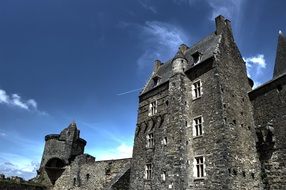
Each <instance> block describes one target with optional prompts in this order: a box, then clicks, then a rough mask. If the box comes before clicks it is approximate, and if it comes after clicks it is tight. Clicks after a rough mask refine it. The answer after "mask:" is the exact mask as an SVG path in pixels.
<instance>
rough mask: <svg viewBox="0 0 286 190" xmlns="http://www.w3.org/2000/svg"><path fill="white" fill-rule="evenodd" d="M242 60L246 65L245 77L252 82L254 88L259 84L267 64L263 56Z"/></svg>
mask: <svg viewBox="0 0 286 190" xmlns="http://www.w3.org/2000/svg"><path fill="white" fill-rule="evenodd" d="M243 60H244V61H245V63H246V68H247V75H248V76H249V77H251V78H252V79H253V80H254V88H255V87H257V86H259V85H260V84H261V82H260V81H259V78H261V75H262V74H263V70H264V69H265V68H266V66H267V64H266V61H265V58H264V55H263V54H258V55H255V56H251V57H246V58H245V57H244V58H243Z"/></svg>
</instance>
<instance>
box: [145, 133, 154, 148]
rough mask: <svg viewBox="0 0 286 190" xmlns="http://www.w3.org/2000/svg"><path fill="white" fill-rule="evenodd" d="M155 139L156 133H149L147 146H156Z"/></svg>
mask: <svg viewBox="0 0 286 190" xmlns="http://www.w3.org/2000/svg"><path fill="white" fill-rule="evenodd" d="M154 146H155V140H154V133H148V134H147V135H146V148H154Z"/></svg>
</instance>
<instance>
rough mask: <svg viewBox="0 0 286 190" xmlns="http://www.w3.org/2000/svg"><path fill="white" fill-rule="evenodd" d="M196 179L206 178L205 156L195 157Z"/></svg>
mask: <svg viewBox="0 0 286 190" xmlns="http://www.w3.org/2000/svg"><path fill="white" fill-rule="evenodd" d="M194 177H195V178H203V177H205V158H204V157H203V156H198V157H195V160H194Z"/></svg>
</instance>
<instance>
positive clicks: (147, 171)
mask: <svg viewBox="0 0 286 190" xmlns="http://www.w3.org/2000/svg"><path fill="white" fill-rule="evenodd" d="M151 177H152V165H151V164H146V165H145V179H147V180H150V179H151Z"/></svg>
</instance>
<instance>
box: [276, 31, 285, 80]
mask: <svg viewBox="0 0 286 190" xmlns="http://www.w3.org/2000/svg"><path fill="white" fill-rule="evenodd" d="M285 73H286V39H285V36H284V35H283V33H282V31H279V36H278V44H277V50H276V59H275V66H274V71H273V78H277V77H278V76H281V75H282V74H285Z"/></svg>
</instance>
